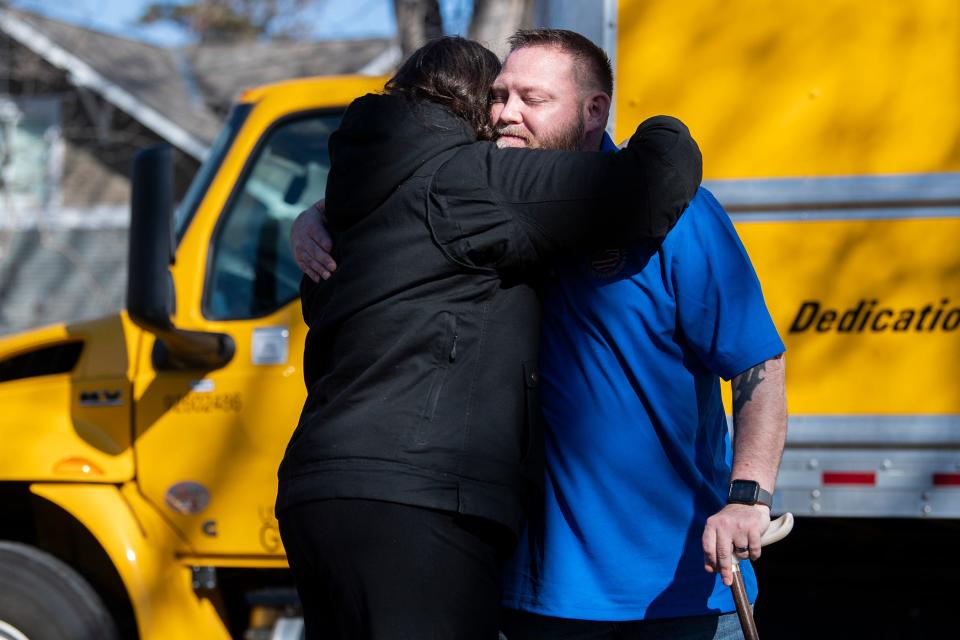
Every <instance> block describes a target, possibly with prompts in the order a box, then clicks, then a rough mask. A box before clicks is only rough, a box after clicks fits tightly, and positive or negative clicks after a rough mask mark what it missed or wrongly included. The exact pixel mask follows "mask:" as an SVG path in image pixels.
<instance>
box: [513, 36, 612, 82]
mask: <svg viewBox="0 0 960 640" xmlns="http://www.w3.org/2000/svg"><path fill="white" fill-rule="evenodd" d="M507 42H509V43H510V52H511V53H513V52H514V51H516V50H517V49H523V48H524V47H556V48H557V49H560V50H561V51H563V52H564V53H567V54H570V55H571V56H573V58H574V61H575V62H576V64H577V65H579V66H580V67H581V69H582V70H583V71H584V72H585V73H582V74H579V75H580V82H581V84H583V85H588V87H589V88H590V89H594V90H597V91H603V92H604V93H605V94H607V95H608V96H611V97H612V96H613V68H612V67H611V66H610V58H608V57H607V54H606V53H604V51H603V49H601V48H600V47H598V46H597V45H595V44H593V42H591V41H590V39H589V38H587V37H586V36H582V35H580V34H579V33H577V32H576V31H568V30H567V29H521V30H520V31H517V32H516V33H514V34H513V35H512V36H510V38H509V39H508V40H507Z"/></svg>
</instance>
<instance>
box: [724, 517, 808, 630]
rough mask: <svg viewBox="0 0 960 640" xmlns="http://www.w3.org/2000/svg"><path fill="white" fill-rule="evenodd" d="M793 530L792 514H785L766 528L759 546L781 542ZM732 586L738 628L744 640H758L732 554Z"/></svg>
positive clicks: (740, 576)
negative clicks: (741, 630)
mask: <svg viewBox="0 0 960 640" xmlns="http://www.w3.org/2000/svg"><path fill="white" fill-rule="evenodd" d="M792 529H793V514H792V513H789V512H788V513H785V514H783V515H782V516H780V517H779V518H777V519H776V520H774V521H773V522H771V523H770V526H769V527H767V530H766V531H764V532H763V536H762V537H761V538H760V546H761V547H765V546H767V545H768V544H773V543H774V542H777V541H778V540H783V539H784V538H786V537H787V534H788V533H790V531H791V530H792ZM732 569H733V584H731V585H730V591H732V592H733V601H734V602H735V603H736V605H737V617H738V618H740V628H742V629H743V637H744V638H745V640H760V636H758V635H757V623H756V622H754V620H753V610H752V609H751V608H750V601H749V600H748V599H747V588H746V587H745V586H744V585H743V575H741V573H740V559H739V558H737V554H736V553H734V554H733V567H732Z"/></svg>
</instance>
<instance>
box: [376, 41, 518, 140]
mask: <svg viewBox="0 0 960 640" xmlns="http://www.w3.org/2000/svg"><path fill="white" fill-rule="evenodd" d="M498 73H500V61H499V60H498V59H497V56H496V55H494V53H493V52H492V51H490V50H489V49H487V48H486V47H484V46H483V45H482V44H479V43H477V42H474V41H473V40H467V39H466V38H460V37H458V36H446V37H443V38H437V39H436V40H431V41H430V42H428V43H427V44H425V45H423V46H422V47H420V48H419V49H417V50H416V51H414V52H413V54H411V56H410V57H409V58H407V59H406V61H405V62H404V63H403V64H402V65H401V66H400V69H399V70H398V71H397V73H396V74H395V75H394V76H393V77H392V78H390V80H389V81H388V82H387V84H386V85H385V86H384V91H385V92H386V93H388V94H390V95H399V96H404V97H406V98H408V99H411V100H415V101H422V100H427V101H430V102H436V103H438V104H442V105H445V106H447V107H449V108H450V109H451V110H452V111H453V112H454V114H456V115H457V116H459V117H461V118H463V119H464V120H466V121H467V122H468V123H469V124H470V126H471V127H473V130H474V132H475V133H476V134H477V138H478V139H480V140H489V139H491V138H492V137H493V127H492V126H491V125H490V113H489V95H490V85H491V84H493V80H494V78H496V77H497V74H498Z"/></svg>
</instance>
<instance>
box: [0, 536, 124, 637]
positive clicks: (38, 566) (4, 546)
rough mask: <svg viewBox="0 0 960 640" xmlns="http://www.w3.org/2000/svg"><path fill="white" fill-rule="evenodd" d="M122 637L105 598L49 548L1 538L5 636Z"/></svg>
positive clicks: (0, 606)
mask: <svg viewBox="0 0 960 640" xmlns="http://www.w3.org/2000/svg"><path fill="white" fill-rule="evenodd" d="M23 638H27V639H28V640H94V639H95V638H96V639H102V640H117V638H118V635H117V629H116V626H115V625H114V622H113V619H112V618H111V616H110V613H109V612H108V611H107V608H106V606H104V604H103V600H101V599H100V596H99V595H97V592H96V591H94V590H93V588H92V587H91V586H90V585H89V584H88V583H87V581H86V580H84V579H83V578H82V577H81V576H80V574H78V573H77V572H76V571H74V570H73V569H71V568H70V567H69V566H68V565H66V564H64V563H63V562H61V561H60V560H58V559H57V558H55V557H53V556H52V555H50V554H49V553H46V552H44V551H40V550H39V549H35V548H34V547H31V546H28V545H25V544H20V543H18V542H2V541H0V640H8V639H12V640H22V639H23Z"/></svg>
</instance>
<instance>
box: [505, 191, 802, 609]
mask: <svg viewBox="0 0 960 640" xmlns="http://www.w3.org/2000/svg"><path fill="white" fill-rule="evenodd" d="M555 271H556V277H555V278H552V281H551V282H550V283H549V284H548V290H547V297H546V301H545V311H546V313H545V314H544V322H543V332H542V338H541V347H540V364H541V379H542V383H541V401H542V406H543V411H544V416H545V418H546V421H547V431H546V459H547V466H546V479H545V485H546V496H545V498H546V501H545V505H544V506H545V508H544V513H543V521H542V522H540V521H536V520H534V521H532V522H531V523H530V524H529V525H528V528H527V530H526V531H525V532H524V534H523V536H522V538H521V541H520V544H519V546H518V549H517V552H516V555H515V557H514V559H513V561H512V562H511V564H510V566H508V568H507V571H506V573H505V576H506V577H505V584H504V586H505V591H504V604H505V605H506V606H508V607H512V608H515V609H521V610H526V611H531V612H534V613H539V614H543V615H549V616H556V617H564V618H579V619H586V620H611V621H612V620H640V619H645V618H665V617H676V616H692V615H706V614H711V613H720V612H731V611H734V610H735V607H734V603H733V599H732V597H731V595H730V589H729V587H726V586H724V585H723V583H722V582H721V581H720V578H719V575H714V574H708V573H706V572H705V571H704V569H703V551H702V546H701V542H700V539H701V535H702V534H703V527H704V523H705V522H706V519H707V518H708V517H709V516H710V515H712V514H713V513H716V512H717V511H719V510H720V509H721V508H723V506H724V505H725V504H726V491H727V485H728V482H729V479H730V465H731V459H732V449H731V442H730V437H729V434H728V430H727V422H726V417H725V414H724V409H723V405H722V404H721V399H720V378H721V377H722V378H724V379H730V378H732V377H734V376H736V375H737V374H739V373H742V372H743V371H745V370H746V369H749V368H750V367H752V366H754V365H756V364H758V363H760V362H763V361H764V360H767V359H768V358H771V357H773V356H776V355H777V354H780V353H782V352H783V351H784V346H783V342H782V341H781V340H780V337H779V335H778V334H777V330H776V328H775V327H774V324H773V321H772V320H771V318H770V314H769V313H768V312H767V309H766V306H765V304H764V301H763V295H762V293H761V290H760V283H759V282H758V280H757V277H756V274H755V272H754V270H753V267H752V266H751V264H750V260H749V258H748V257H747V254H746V252H745V251H744V248H743V245H742V244H741V242H740V239H739V238H738V237H737V234H736V231H735V230H734V228H733V225H732V224H731V223H730V219H729V218H728V217H727V215H726V213H725V212H724V210H723V208H722V207H721V206H720V204H719V203H718V202H717V200H716V199H715V198H714V197H713V195H712V194H711V193H710V192H709V191H707V190H706V189H702V188H701V189H700V190H699V192H698V193H697V195H696V197H695V198H694V200H693V202H692V203H691V204H690V206H689V207H688V209H687V211H686V212H685V213H684V214H683V216H681V218H680V220H679V222H678V223H677V225H676V227H675V228H674V229H673V230H672V231H671V232H670V233H669V234H668V236H667V238H666V240H664V241H663V243H662V244H660V246H658V247H648V248H639V249H630V250H624V249H610V250H607V251H602V252H599V253H596V254H594V255H591V256H586V257H583V258H580V259H574V260H572V261H570V262H567V263H565V264H562V265H558V266H557V267H556V270H555ZM741 569H742V572H743V576H744V580H745V582H746V585H747V591H748V594H749V596H750V598H751V600H753V599H754V598H755V597H756V592H757V585H756V579H755V577H754V573H753V570H752V568H751V567H750V565H749V562H742V563H741Z"/></svg>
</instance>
